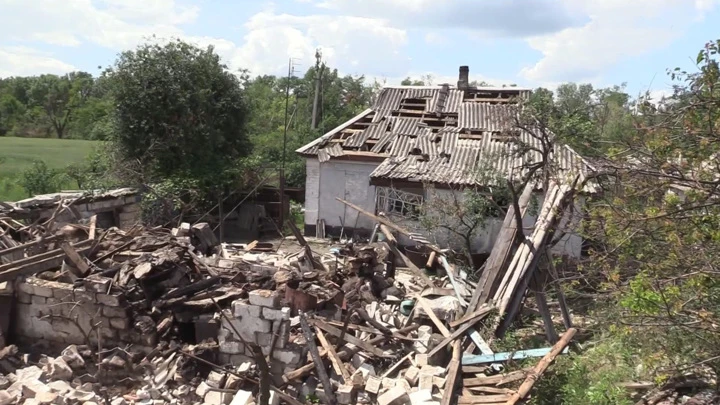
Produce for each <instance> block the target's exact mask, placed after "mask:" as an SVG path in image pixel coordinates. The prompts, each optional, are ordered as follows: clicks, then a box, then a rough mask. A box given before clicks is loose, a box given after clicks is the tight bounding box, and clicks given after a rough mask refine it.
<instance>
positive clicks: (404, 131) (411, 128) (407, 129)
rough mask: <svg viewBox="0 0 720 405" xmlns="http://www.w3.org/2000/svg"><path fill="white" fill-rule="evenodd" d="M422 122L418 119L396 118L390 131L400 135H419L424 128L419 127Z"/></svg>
mask: <svg viewBox="0 0 720 405" xmlns="http://www.w3.org/2000/svg"><path fill="white" fill-rule="evenodd" d="M420 124H422V121H421V120H420V119H419V118H396V119H395V125H393V129H392V131H393V132H394V133H396V134H400V135H412V136H418V135H420V134H421V133H422V132H423V130H424V128H425V127H423V126H420Z"/></svg>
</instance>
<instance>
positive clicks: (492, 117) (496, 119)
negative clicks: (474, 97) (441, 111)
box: [458, 102, 514, 131]
mask: <svg viewBox="0 0 720 405" xmlns="http://www.w3.org/2000/svg"><path fill="white" fill-rule="evenodd" d="M512 114H514V110H513V109H511V108H510V107H508V106H507V105H503V104H490V103H477V102H467V103H462V104H461V105H460V111H459V113H458V127H461V128H467V129H482V130H485V131H501V130H503V129H506V128H508V126H509V125H512V122H513V121H512V120H511V116H512Z"/></svg>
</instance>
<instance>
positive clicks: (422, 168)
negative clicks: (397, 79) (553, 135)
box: [296, 85, 588, 185]
mask: <svg viewBox="0 0 720 405" xmlns="http://www.w3.org/2000/svg"><path fill="white" fill-rule="evenodd" d="M529 93H530V90H528V89H522V88H517V87H502V88H492V87H487V88H486V87H481V88H469V89H467V90H461V89H457V88H454V87H451V86H449V85H443V86H396V87H385V88H383V89H382V90H381V91H380V93H379V94H378V97H377V100H376V101H375V103H374V104H373V106H372V107H371V108H369V109H367V110H365V111H363V112H362V113H360V114H358V115H357V116H355V117H354V118H352V119H351V120H349V121H347V122H345V123H344V124H342V125H340V126H338V127H337V128H335V129H333V130H332V131H330V132H328V133H326V134H325V135H323V136H322V137H320V138H318V139H316V140H314V141H313V142H311V143H309V144H307V145H305V146H303V147H302V148H300V149H298V150H297V151H296V152H297V153H299V154H301V155H303V156H306V157H313V156H317V158H318V160H319V161H320V162H326V161H329V160H331V159H335V158H342V159H346V160H347V159H350V160H353V159H360V158H362V159H370V160H376V161H378V162H379V163H380V164H379V166H378V167H377V168H376V169H375V170H374V171H373V173H372V174H371V176H370V177H371V179H372V180H375V181H377V180H380V179H384V180H404V181H411V182H430V183H436V184H447V185H476V184H478V183H479V180H478V172H479V171H480V170H485V169H490V170H492V171H493V172H495V173H497V174H498V175H502V176H505V177H511V176H520V175H521V174H522V171H523V170H524V169H525V168H526V166H527V165H528V164H529V163H533V162H538V161H539V160H540V158H541V156H540V153H539V152H538V151H534V150H532V149H534V148H538V149H542V148H541V144H540V140H539V139H538V137H535V136H533V135H532V134H531V133H529V132H527V131H522V130H514V129H513V127H514V123H515V117H516V116H517V112H518V106H517V100H518V99H522V98H523V97H526V96H527V95H529ZM520 148H522V151H521V150H520ZM552 161H553V162H554V164H555V165H556V166H557V168H558V169H559V170H560V171H561V172H567V171H573V172H575V173H580V175H581V179H580V180H581V181H583V180H584V176H585V174H586V173H587V172H588V164H587V162H586V161H584V160H583V158H582V157H580V156H579V155H578V154H577V153H576V152H575V151H573V150H572V149H570V148H569V147H567V146H560V145H557V146H556V148H555V150H554V151H553V154H552Z"/></svg>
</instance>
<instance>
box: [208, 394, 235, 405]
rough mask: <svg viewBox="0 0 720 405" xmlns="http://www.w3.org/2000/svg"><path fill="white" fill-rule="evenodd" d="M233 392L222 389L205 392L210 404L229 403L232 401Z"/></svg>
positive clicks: (224, 404)
mask: <svg viewBox="0 0 720 405" xmlns="http://www.w3.org/2000/svg"><path fill="white" fill-rule="evenodd" d="M232 397H233V396H232V394H230V393H227V392H222V391H210V392H208V393H207V394H205V403H206V404H208V405H227V404H229V403H230V401H232Z"/></svg>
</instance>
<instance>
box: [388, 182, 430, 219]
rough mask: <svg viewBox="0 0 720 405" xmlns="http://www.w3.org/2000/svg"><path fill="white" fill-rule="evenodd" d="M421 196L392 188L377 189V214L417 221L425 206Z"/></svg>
mask: <svg viewBox="0 0 720 405" xmlns="http://www.w3.org/2000/svg"><path fill="white" fill-rule="evenodd" d="M423 200H424V199H423V196H422V195H421V194H417V193H413V192H408V191H402V190H398V189H395V188H392V187H378V188H377V207H376V208H377V212H383V213H385V215H388V216H392V215H395V216H401V217H404V218H406V219H413V220H417V219H418V218H419V217H420V211H421V206H422V204H423Z"/></svg>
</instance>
